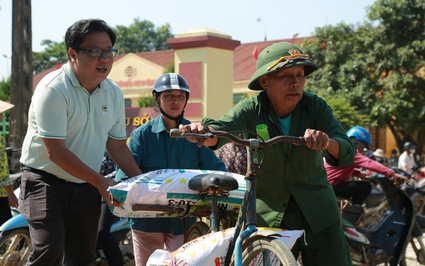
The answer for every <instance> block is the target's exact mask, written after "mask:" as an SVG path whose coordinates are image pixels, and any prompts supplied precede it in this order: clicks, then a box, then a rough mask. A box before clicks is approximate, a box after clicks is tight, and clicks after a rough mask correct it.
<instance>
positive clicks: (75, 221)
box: [19, 168, 101, 266]
mask: <svg viewBox="0 0 425 266" xmlns="http://www.w3.org/2000/svg"><path fill="white" fill-rule="evenodd" d="M24 169H25V168H24ZM19 201H20V206H21V211H22V214H23V216H24V217H25V218H26V219H27V220H28V223H29V229H30V236H31V243H32V248H33V251H32V253H31V256H30V262H29V264H28V265H43V266H47V265H52V266H53V265H54V266H56V265H75V266H83V265H91V263H92V261H93V259H94V256H95V252H96V238H97V225H98V221H99V215H100V206H101V196H100V193H99V191H98V190H97V188H95V187H94V186H92V185H90V184H88V183H84V184H76V183H71V182H66V181H64V180H62V179H59V178H57V177H56V176H54V175H52V174H49V173H47V172H44V171H40V170H35V169H30V170H23V174H22V182H21V192H20V197H19ZM62 263H63V264H62Z"/></svg>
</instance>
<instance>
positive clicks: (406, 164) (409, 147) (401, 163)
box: [398, 141, 416, 175]
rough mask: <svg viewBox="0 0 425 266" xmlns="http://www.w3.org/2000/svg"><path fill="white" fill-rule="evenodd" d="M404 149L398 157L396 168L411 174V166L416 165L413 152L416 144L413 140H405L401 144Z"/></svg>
mask: <svg viewBox="0 0 425 266" xmlns="http://www.w3.org/2000/svg"><path fill="white" fill-rule="evenodd" d="M403 149H404V151H403V152H402V153H401V154H400V157H398V168H400V169H401V170H403V171H404V172H406V173H408V174H409V175H412V174H413V168H414V167H415V166H416V162H415V157H414V156H415V152H416V145H415V144H413V142H410V141H407V142H405V143H404V145H403Z"/></svg>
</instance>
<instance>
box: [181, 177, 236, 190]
mask: <svg viewBox="0 0 425 266" xmlns="http://www.w3.org/2000/svg"><path fill="white" fill-rule="evenodd" d="M189 188H190V189H191V190H196V191H200V192H202V191H206V190H210V189H216V190H217V191H218V193H221V192H222V191H231V190H236V189H238V188H239V185H238V181H237V180H236V179H235V178H234V177H231V176H228V175H222V174H201V175H196V176H194V177H192V178H191V179H190V180H189Z"/></svg>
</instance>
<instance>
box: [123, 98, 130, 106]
mask: <svg viewBox="0 0 425 266" xmlns="http://www.w3.org/2000/svg"><path fill="white" fill-rule="evenodd" d="M124 104H125V107H131V99H124Z"/></svg>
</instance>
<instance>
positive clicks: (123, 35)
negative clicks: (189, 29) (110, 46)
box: [115, 18, 174, 54]
mask: <svg viewBox="0 0 425 266" xmlns="http://www.w3.org/2000/svg"><path fill="white" fill-rule="evenodd" d="M115 33H116V35H117V42H116V44H115V48H117V49H118V50H119V51H120V53H121V54H125V53H130V52H131V53H138V52H153V51H157V50H168V49H171V48H170V46H169V45H168V44H167V39H168V38H172V37H174V35H173V34H172V33H171V27H170V24H168V23H166V24H165V25H164V26H160V27H156V28H155V25H154V24H153V23H152V22H150V21H148V20H140V19H139V18H136V19H134V22H133V24H131V25H130V26H129V27H125V26H121V25H118V26H116V28H115Z"/></svg>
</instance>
